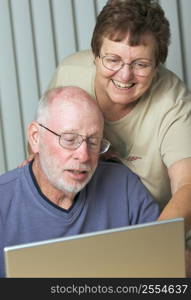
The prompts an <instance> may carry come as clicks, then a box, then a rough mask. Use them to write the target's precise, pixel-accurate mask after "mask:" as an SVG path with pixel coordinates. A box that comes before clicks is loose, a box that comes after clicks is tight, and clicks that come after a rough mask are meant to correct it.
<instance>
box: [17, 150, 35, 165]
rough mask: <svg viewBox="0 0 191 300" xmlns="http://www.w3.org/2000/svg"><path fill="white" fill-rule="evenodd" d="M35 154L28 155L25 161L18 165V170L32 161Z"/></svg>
mask: <svg viewBox="0 0 191 300" xmlns="http://www.w3.org/2000/svg"><path fill="white" fill-rule="evenodd" d="M34 156H35V154H34V153H33V154H30V155H29V157H28V158H27V159H25V160H24V161H23V162H22V163H21V164H20V165H18V168H21V167H24V166H25V165H27V164H28V163H29V162H30V161H31V160H33V158H34Z"/></svg>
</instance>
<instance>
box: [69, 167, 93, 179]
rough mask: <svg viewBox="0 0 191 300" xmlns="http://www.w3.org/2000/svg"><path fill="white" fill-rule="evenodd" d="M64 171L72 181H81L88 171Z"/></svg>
mask: <svg viewBox="0 0 191 300" xmlns="http://www.w3.org/2000/svg"><path fill="white" fill-rule="evenodd" d="M65 171H66V172H67V173H69V174H70V177H72V178H73V179H77V180H83V179H85V178H86V177H87V175H88V174H89V171H90V169H88V170H87V169H86V170H77V169H67V170H65Z"/></svg>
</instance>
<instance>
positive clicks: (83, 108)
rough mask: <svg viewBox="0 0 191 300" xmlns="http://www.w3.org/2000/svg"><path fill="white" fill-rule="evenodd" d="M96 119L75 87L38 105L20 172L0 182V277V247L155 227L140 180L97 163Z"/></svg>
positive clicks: (100, 142)
mask: <svg viewBox="0 0 191 300" xmlns="http://www.w3.org/2000/svg"><path fill="white" fill-rule="evenodd" d="M103 125H104V121H103V117H102V114H101V112H100V110H99V108H98V106H97V105H96V103H95V101H92V99H91V97H90V96H89V95H88V94H87V93H86V92H85V91H83V90H82V89H80V88H77V87H62V88H61V87H58V88H54V89H52V90H50V91H48V92H46V93H45V95H44V96H43V97H42V99H41V101H40V102H39V106H38V110H37V116H36V120H35V121H34V122H32V123H31V124H29V127H28V140H29V143H30V147H31V149H32V151H33V153H35V156H34V159H33V160H32V161H31V162H30V163H29V164H27V165H25V166H24V167H21V168H16V169H15V170H12V171H9V172H7V173H5V174H3V175H2V176H0V194H1V201H0V237H1V239H0V273H1V274H0V276H4V271H3V270H4V266H3V264H4V263H3V248H4V247H5V246H10V245H16V244H17V245H18V244H23V243H28V242H34V241H41V240H47V239H51V238H59V237H64V236H69V235H74V234H80V233H86V232H93V231H97V230H104V229H110V228H117V227H120V226H127V225H132V224H137V223H143V222H149V221H154V220H156V218H157V217H158V215H159V208H158V205H157V204H156V203H155V201H153V198H152V197H151V196H150V194H149V192H148V191H147V190H146V188H145V187H144V186H143V184H142V183H141V181H140V180H139V178H138V177H137V176H136V175H135V174H134V173H132V171H130V170H129V169H128V168H127V167H126V166H124V165H122V164H120V163H116V162H101V161H100V162H98V161H99V155H100V154H102V153H104V152H106V151H107V150H108V148H109V146H110V143H109V141H107V140H105V139H103Z"/></svg>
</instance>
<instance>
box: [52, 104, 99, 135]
mask: <svg viewBox="0 0 191 300" xmlns="http://www.w3.org/2000/svg"><path fill="white" fill-rule="evenodd" d="M48 123H49V125H50V124H51V126H54V128H58V129H60V130H61V131H64V130H67V131H74V132H80V133H81V134H88V135H91V134H94V132H95V133H96V132H97V133H102V130H103V120H102V115H101V113H100V112H99V110H98V109H97V107H96V105H94V104H93V103H92V104H91V103H89V102H87V101H83V100H79V99H71V101H60V103H59V102H58V103H57V104H55V103H52V105H51V106H50V110H49V117H48Z"/></svg>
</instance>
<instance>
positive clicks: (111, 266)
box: [4, 218, 186, 278]
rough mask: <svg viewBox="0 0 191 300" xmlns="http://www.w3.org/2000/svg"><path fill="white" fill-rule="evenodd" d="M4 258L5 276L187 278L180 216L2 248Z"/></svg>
mask: <svg viewBox="0 0 191 300" xmlns="http://www.w3.org/2000/svg"><path fill="white" fill-rule="evenodd" d="M4 257H5V267H6V277H17V278H24V277H30V278H34V277H35V278H39V277H41V278H42V277H43V278H45V277H49V278H56V277H57V278H97V277H100V278H111V277H114V278H120V277H121V278H122V277H124V278H128V277H129V278H134V277H139V278H146V277H150V278H151V277H154V278H156V277H157V278H159V277H162V278H165V277H166V278H167V277H169V278H172V277H173V278H175V277H176V278H180V277H186V276H185V234H184V219H183V218H177V219H171V220H167V221H158V222H149V223H144V224H141V225H133V226H128V227H121V228H117V229H109V230H104V231H97V232H94V233H86V234H80V235H75V236H71V237H66V238H59V239H52V240H46V241H42V242H36V243H29V244H23V245H18V246H11V247H5V248H4Z"/></svg>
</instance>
